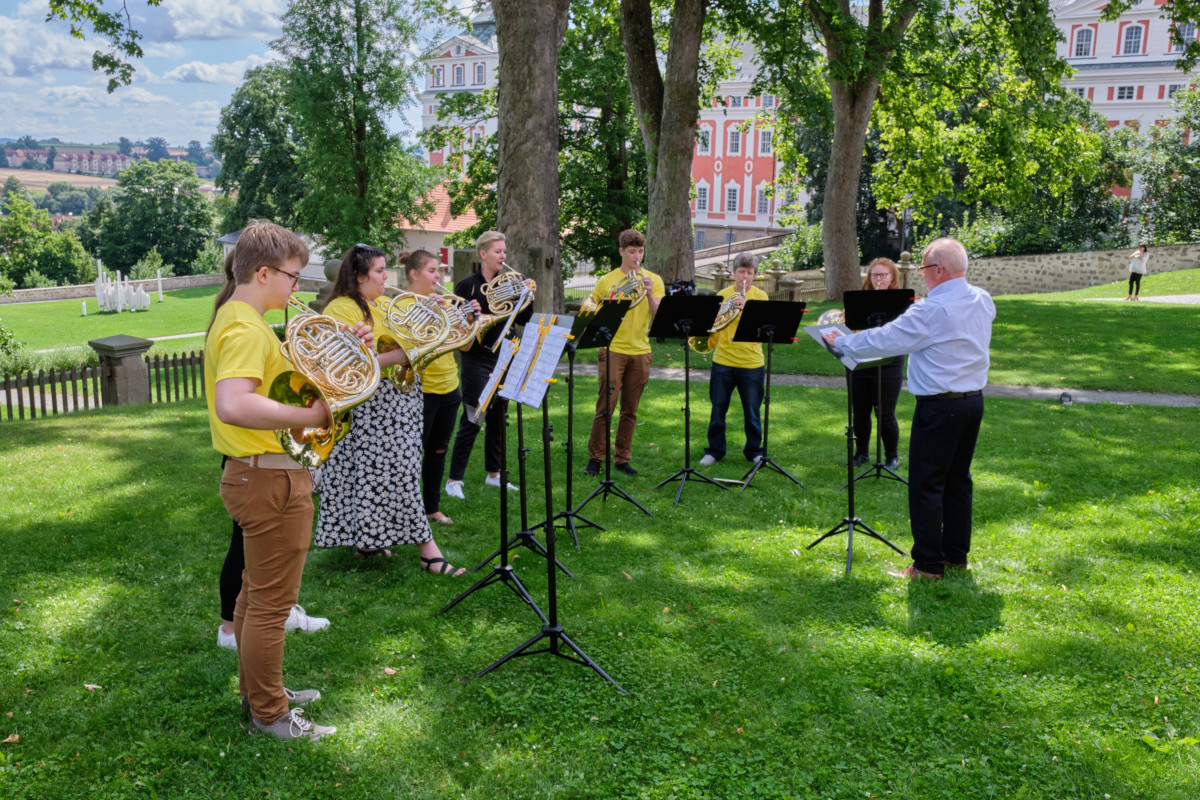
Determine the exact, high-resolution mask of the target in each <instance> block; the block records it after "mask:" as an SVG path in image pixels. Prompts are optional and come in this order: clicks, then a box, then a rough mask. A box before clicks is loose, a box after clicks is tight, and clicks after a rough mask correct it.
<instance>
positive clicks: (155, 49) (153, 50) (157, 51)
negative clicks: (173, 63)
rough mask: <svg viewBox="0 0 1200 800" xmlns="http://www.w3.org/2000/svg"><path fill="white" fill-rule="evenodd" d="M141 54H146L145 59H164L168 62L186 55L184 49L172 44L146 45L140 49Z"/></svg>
mask: <svg viewBox="0 0 1200 800" xmlns="http://www.w3.org/2000/svg"><path fill="white" fill-rule="evenodd" d="M142 52H143V53H145V54H146V58H165V59H170V60H175V59H179V58H183V57H184V56H186V55H187V53H188V51H187V48H186V47H184V46H183V45H181V44H175V43H174V42H159V43H158V44H148V45H146V46H145V47H143V48H142Z"/></svg>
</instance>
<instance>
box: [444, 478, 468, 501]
mask: <svg viewBox="0 0 1200 800" xmlns="http://www.w3.org/2000/svg"><path fill="white" fill-rule="evenodd" d="M446 494H448V495H450V496H451V497H457V498H458V499H459V500H466V499H467V497H466V495H464V494H463V490H462V481H446Z"/></svg>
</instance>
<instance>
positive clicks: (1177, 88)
mask: <svg viewBox="0 0 1200 800" xmlns="http://www.w3.org/2000/svg"><path fill="white" fill-rule="evenodd" d="M1184 88H1186V84H1182V83H1171V84H1167V99H1168V100H1169V99H1170V98H1172V97H1174V96H1175V95H1176V94H1178V93H1179V92H1182V91H1183V90H1184Z"/></svg>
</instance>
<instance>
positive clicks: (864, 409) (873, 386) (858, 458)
mask: <svg viewBox="0 0 1200 800" xmlns="http://www.w3.org/2000/svg"><path fill="white" fill-rule="evenodd" d="M862 288H863V289H878V290H882V289H899V288H900V273H899V272H898V271H897V269H896V264H895V262H893V261H892V260H891V259H890V258H877V259H875V260H874V261H872V262H871V265H870V266H869V267H867V277H865V278H863V285H862ZM851 376H852V378H851V380H852V381H853V385H854V441H855V446H854V466H856V467H860V466H862V465H863V464H866V463H868V462H869V461H870V460H871V446H872V445H873V443H874V442H873V440H872V438H871V411H872V410H874V412H875V416H876V418H878V420H879V432H880V436H881V437H882V439H883V453H884V466H886V467H887V468H888V469H895V468H896V467H898V466H900V457H899V452H898V450H899V445H900V424H899V423H898V422H897V421H896V401H897V400H898V399H899V397H900V381H901V379H902V378H903V377H904V356H896V357H895V358H893V359H891V360H889V361H886V362H885V363H884V364H883V366H882V367H881V368H878V369H877V368H874V367H868V368H865V369H860V370H855V371H854V372H852V373H851ZM880 382H882V388H883V397H882V405H881V404H880V396H879V389H880Z"/></svg>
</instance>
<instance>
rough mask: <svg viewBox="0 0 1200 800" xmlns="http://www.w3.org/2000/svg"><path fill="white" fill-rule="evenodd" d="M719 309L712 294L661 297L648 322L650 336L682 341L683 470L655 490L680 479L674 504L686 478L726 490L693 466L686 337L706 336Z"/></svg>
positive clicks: (717, 300)
mask: <svg viewBox="0 0 1200 800" xmlns="http://www.w3.org/2000/svg"><path fill="white" fill-rule="evenodd" d="M720 309H721V298H719V297H717V296H716V295H713V294H708V295H702V294H701V295H686V294H674V295H668V296H667V297H664V298H663V299H662V301H661V302H660V303H659V305H658V311H657V312H656V313H655V314H654V322H652V323H651V324H650V336H651V337H652V338H655V339H658V341H660V342H661V341H664V340H666V339H680V340H681V342H682V344H683V408H681V409H680V411H682V412H683V469H681V470H679V471H678V472H676V473H675V474H674V475H672V476H671V477H669V478H667V479H666V480H665V481H662V482H661V483H659V484H658V485H657V486H655V487H654V488H655V489H660V488H662V487H663V486H666V485H667V484H668V483H671V482H672V481H679V491H677V492H676V493H675V505H679V499H680V498H681V497H683V487H684V486H685V485H687V481H688V478H693V479H694V480H698V481H704V482H705V483H710V484H712V485H713V486H717V487H720V488H721V489H728V488H729V487H728V486H726V485H725V484H723V483H721V482H720V481H717V480H715V479H713V478H710V477H708V476H707V475H705V474H704V473H703V472H701V471H700V470H698V469H692V399H691V398H692V392H691V385H692V348H691V347H690V346H689V345H688V339H689V338H690V337H691V336H693V335H697V336H703V337H705V338H708V329H709V328H711V327H712V324H713V322H714V321H715V320H716V318H717V312H718V311H720Z"/></svg>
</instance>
